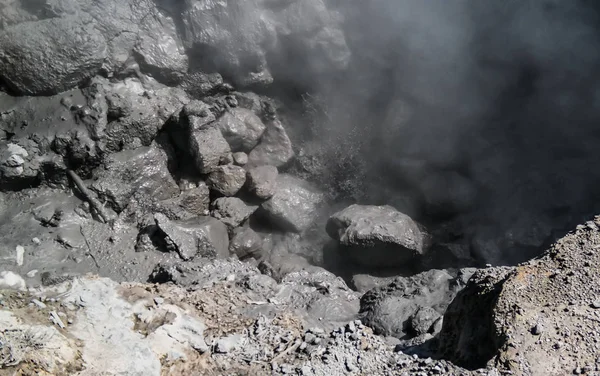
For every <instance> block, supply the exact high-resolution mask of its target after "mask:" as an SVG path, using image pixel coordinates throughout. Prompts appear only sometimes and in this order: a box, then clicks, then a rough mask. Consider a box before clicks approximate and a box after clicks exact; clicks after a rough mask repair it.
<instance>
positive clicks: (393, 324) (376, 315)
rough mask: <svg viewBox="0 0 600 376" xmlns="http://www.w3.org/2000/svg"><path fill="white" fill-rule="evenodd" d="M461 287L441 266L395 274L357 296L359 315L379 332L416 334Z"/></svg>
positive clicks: (393, 334) (440, 311) (430, 323)
mask: <svg viewBox="0 0 600 376" xmlns="http://www.w3.org/2000/svg"><path fill="white" fill-rule="evenodd" d="M463 287H464V285H463V284H461V283H460V281H459V280H457V279H454V278H453V277H452V276H451V275H450V274H448V273H447V272H445V271H441V270H430V271H427V272H423V273H420V274H417V275H414V276H412V277H397V278H396V279H395V280H394V281H393V282H392V283H390V284H388V285H385V286H381V287H376V288H374V289H372V290H370V291H368V292H366V293H365V294H364V295H363V296H362V297H361V301H360V315H361V319H362V322H363V323H364V324H365V325H367V326H369V327H371V328H373V330H374V331H375V332H376V333H378V334H381V335H386V336H393V337H396V338H400V339H402V338H405V336H409V337H411V336H418V335H421V334H423V333H422V332H423V331H425V333H427V332H429V331H430V329H431V327H432V325H433V324H434V322H435V321H436V320H437V319H438V318H439V317H440V316H441V314H443V313H444V311H445V309H446V307H448V305H449V304H450V302H451V301H452V299H454V297H455V296H456V294H457V293H458V292H459V291H460V290H461V289H462V288H463ZM425 327H426V328H425Z"/></svg>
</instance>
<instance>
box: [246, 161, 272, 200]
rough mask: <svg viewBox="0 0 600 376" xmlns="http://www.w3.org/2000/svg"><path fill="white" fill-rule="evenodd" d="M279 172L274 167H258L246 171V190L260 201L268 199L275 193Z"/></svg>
mask: <svg viewBox="0 0 600 376" xmlns="http://www.w3.org/2000/svg"><path fill="white" fill-rule="evenodd" d="M278 175H279V172H278V171H277V167H275V166H258V167H254V168H251V169H250V170H248V173H247V177H246V180H247V182H248V190H249V191H250V193H252V194H254V195H256V197H258V198H260V199H264V200H266V199H269V198H270V197H271V196H273V194H274V193H275V185H276V182H277V176H278Z"/></svg>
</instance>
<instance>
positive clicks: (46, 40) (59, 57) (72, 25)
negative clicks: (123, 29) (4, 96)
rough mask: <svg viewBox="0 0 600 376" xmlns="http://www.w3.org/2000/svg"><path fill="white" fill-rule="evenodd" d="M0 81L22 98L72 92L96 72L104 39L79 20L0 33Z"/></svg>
mask: <svg viewBox="0 0 600 376" xmlns="http://www.w3.org/2000/svg"><path fill="white" fill-rule="evenodd" d="M0 51H1V52H0V78H2V80H3V81H4V82H6V83H7V84H8V85H9V86H10V88H11V89H12V90H14V91H15V92H16V93H18V94H21V95H50V94H56V93H59V92H62V91H66V90H69V89H72V88H74V87H76V86H77V85H79V84H80V83H82V82H84V81H85V80H87V79H89V78H91V77H92V76H94V75H95V74H96V72H98V70H99V69H100V67H101V66H102V62H103V61H104V58H105V57H106V52H107V46H106V40H105V39H104V37H103V36H102V34H100V33H99V32H98V31H97V29H96V28H95V27H94V25H93V24H90V23H85V22H84V21H83V20H82V19H81V17H63V18H50V19H46V20H42V21H34V22H24V23H21V24H18V25H15V26H12V27H9V28H6V29H4V30H3V31H2V33H0Z"/></svg>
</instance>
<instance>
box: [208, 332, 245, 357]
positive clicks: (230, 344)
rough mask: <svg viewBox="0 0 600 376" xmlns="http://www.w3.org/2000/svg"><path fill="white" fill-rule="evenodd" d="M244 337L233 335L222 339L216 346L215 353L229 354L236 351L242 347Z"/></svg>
mask: <svg viewBox="0 0 600 376" xmlns="http://www.w3.org/2000/svg"><path fill="white" fill-rule="evenodd" d="M241 341H242V336H241V335H239V334H233V335H230V336H227V337H224V338H220V339H219V340H218V341H217V344H216V346H215V352H216V353H218V354H227V353H228V352H231V351H233V350H235V348H236V347H237V346H239V345H240V343H241Z"/></svg>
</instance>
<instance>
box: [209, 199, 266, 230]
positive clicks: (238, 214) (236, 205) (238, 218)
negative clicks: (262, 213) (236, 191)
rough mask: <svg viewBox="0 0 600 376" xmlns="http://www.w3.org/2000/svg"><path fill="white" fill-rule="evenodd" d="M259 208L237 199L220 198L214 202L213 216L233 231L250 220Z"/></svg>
mask: <svg viewBox="0 0 600 376" xmlns="http://www.w3.org/2000/svg"><path fill="white" fill-rule="evenodd" d="M257 208H258V207H257V206H253V205H248V204H246V203H245V202H244V201H242V200H241V199H239V198H237V197H220V198H218V199H216V200H215V201H214V202H213V209H212V211H211V215H212V216H213V217H215V218H217V219H218V220H220V221H221V222H223V223H225V224H226V225H227V226H229V227H230V228H232V229H233V228H235V227H238V226H239V225H241V224H242V222H244V221H245V220H246V219H248V218H249V217H250V216H251V215H252V213H254V212H255V211H256V209H257Z"/></svg>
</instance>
